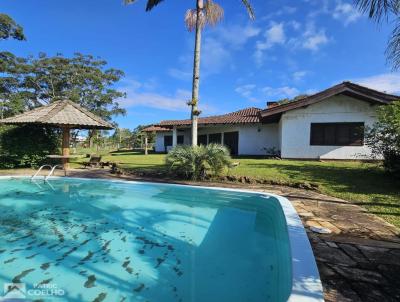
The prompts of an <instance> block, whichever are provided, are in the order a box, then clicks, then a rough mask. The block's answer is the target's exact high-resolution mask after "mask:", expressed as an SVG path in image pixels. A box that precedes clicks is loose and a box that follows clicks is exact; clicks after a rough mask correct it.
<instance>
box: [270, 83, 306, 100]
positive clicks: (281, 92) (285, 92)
mask: <svg viewBox="0 0 400 302" xmlns="http://www.w3.org/2000/svg"><path fill="white" fill-rule="evenodd" d="M262 92H263V93H264V94H265V95H266V96H267V97H276V98H286V97H288V98H293V97H295V96H297V95H299V93H300V92H299V90H298V89H297V88H295V87H289V86H283V87H278V88H272V87H269V86H267V87H264V88H262Z"/></svg>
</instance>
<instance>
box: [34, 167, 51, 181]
mask: <svg viewBox="0 0 400 302" xmlns="http://www.w3.org/2000/svg"><path fill="white" fill-rule="evenodd" d="M44 167H50V169H52V168H53V167H52V166H51V165H43V166H41V167H40V168H39V170H37V171H36V173H35V174H34V175H32V176H31V180H32V179H34V178H35V177H36V176H37V175H38V174H39V173H40V171H42V169H43V168H44Z"/></svg>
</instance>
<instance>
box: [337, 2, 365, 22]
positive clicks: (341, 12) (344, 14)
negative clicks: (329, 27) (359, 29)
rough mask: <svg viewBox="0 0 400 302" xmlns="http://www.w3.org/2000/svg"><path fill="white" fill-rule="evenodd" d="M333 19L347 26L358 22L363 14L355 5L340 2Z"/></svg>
mask: <svg viewBox="0 0 400 302" xmlns="http://www.w3.org/2000/svg"><path fill="white" fill-rule="evenodd" d="M332 16H333V18H335V19H336V20H340V21H342V22H343V24H344V25H345V26H347V25H349V24H350V23H352V22H355V21H357V20H358V19H359V18H360V17H361V14H360V13H359V11H358V10H357V8H356V7H354V5H352V4H350V3H344V2H341V1H339V2H338V3H337V5H336V7H335V9H334V11H333V15H332Z"/></svg>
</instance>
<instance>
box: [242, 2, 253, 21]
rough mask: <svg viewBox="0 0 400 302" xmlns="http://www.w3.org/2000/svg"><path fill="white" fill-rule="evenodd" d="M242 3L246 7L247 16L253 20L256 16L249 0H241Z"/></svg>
mask: <svg viewBox="0 0 400 302" xmlns="http://www.w3.org/2000/svg"><path fill="white" fill-rule="evenodd" d="M242 3H243V5H244V6H245V7H246V9H247V13H248V14H249V17H250V19H251V20H254V19H255V18H256V15H255V14H254V9H253V7H252V6H251V4H250V1H248V0H242Z"/></svg>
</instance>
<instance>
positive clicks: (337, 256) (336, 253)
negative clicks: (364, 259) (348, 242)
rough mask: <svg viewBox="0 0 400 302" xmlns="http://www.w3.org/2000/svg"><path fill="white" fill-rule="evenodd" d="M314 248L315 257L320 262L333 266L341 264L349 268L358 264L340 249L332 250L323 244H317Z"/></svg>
mask: <svg viewBox="0 0 400 302" xmlns="http://www.w3.org/2000/svg"><path fill="white" fill-rule="evenodd" d="M313 248H314V255H315V257H316V259H317V260H319V261H322V262H326V263H331V264H337V263H340V264H342V265H347V266H355V265H356V264H357V263H356V262H355V261H354V260H353V259H351V258H350V257H349V256H347V255H346V254H345V253H344V252H342V251H341V250H340V249H335V248H331V247H329V246H327V245H326V244H323V243H318V244H315V245H313Z"/></svg>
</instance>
